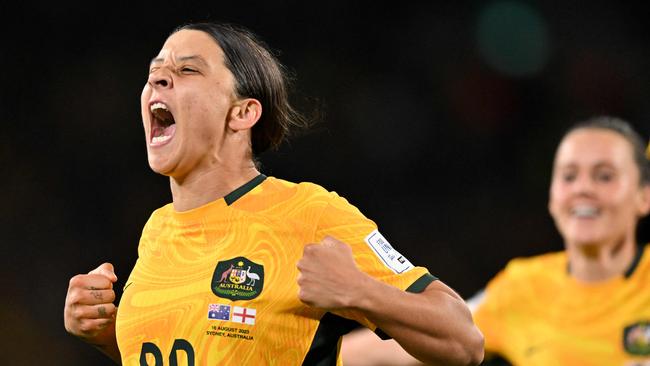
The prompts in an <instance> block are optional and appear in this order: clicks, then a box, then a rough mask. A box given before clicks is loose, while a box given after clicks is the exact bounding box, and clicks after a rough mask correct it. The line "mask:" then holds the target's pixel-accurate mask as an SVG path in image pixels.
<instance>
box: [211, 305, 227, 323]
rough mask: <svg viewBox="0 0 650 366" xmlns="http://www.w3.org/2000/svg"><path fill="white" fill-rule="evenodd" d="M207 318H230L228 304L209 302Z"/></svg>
mask: <svg viewBox="0 0 650 366" xmlns="http://www.w3.org/2000/svg"><path fill="white" fill-rule="evenodd" d="M208 319H214V320H230V305H221V304H210V305H209V306H208Z"/></svg>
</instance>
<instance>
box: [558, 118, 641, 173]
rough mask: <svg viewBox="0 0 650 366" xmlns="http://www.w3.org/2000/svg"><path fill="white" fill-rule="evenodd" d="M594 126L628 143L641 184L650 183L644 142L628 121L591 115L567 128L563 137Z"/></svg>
mask: <svg viewBox="0 0 650 366" xmlns="http://www.w3.org/2000/svg"><path fill="white" fill-rule="evenodd" d="M594 128H595V129H603V130H608V131H612V132H615V133H617V134H619V135H620V136H621V137H623V138H624V139H625V140H627V142H629V143H630V145H631V146H632V151H633V154H634V162H635V163H636V165H637V167H638V168H639V176H640V180H641V184H642V185H650V160H648V158H647V157H646V144H645V142H644V140H643V138H642V137H641V135H640V134H639V133H638V132H636V131H635V130H634V128H633V127H632V125H631V124H630V123H629V122H627V121H625V120H623V119H621V118H618V117H611V116H597V117H592V118H589V119H587V120H584V121H581V122H578V123H576V124H575V125H573V126H572V127H571V128H569V129H568V130H567V132H566V133H565V134H564V137H566V136H567V135H568V134H570V133H571V132H574V131H576V130H580V129H594ZM564 137H563V139H564Z"/></svg>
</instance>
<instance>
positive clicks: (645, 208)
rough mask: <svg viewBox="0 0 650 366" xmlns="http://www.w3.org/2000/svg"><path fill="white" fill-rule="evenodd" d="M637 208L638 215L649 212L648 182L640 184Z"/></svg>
mask: <svg viewBox="0 0 650 366" xmlns="http://www.w3.org/2000/svg"><path fill="white" fill-rule="evenodd" d="M637 208H638V210H639V211H638V212H639V216H640V217H644V216H646V215H647V214H648V213H649V212H650V184H644V185H643V186H641V191H640V192H639V201H638V206H637Z"/></svg>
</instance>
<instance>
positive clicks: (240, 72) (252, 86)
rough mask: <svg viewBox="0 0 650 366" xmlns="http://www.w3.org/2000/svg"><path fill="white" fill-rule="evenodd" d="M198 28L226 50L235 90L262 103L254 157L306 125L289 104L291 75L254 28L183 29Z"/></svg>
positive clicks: (200, 25) (215, 25)
mask: <svg viewBox="0 0 650 366" xmlns="http://www.w3.org/2000/svg"><path fill="white" fill-rule="evenodd" d="M184 29H189V30H198V31H202V32H205V33H207V34H208V35H210V36H211V37H212V38H213V39H214V40H215V41H216V42H217V44H218V45H219V47H221V49H222V50H223V53H224V64H225V66H226V67H227V68H228V70H230V72H231V73H232V74H233V75H234V78H235V93H236V94H237V97H240V98H254V99H257V100H258V101H259V102H260V103H261V104H262V116H261V117H260V119H259V121H257V123H256V124H255V125H254V126H253V129H252V132H251V145H252V150H253V156H258V155H259V154H261V153H263V152H264V151H266V150H269V149H277V148H278V147H279V146H280V144H282V142H283V141H284V140H285V139H286V138H287V137H288V136H289V134H290V132H291V130H292V129H293V128H294V127H305V126H306V125H307V122H306V120H305V118H304V117H303V116H302V115H301V114H300V113H298V112H297V111H296V110H295V109H294V108H293V107H292V106H291V104H290V103H289V96H288V83H289V80H288V77H287V74H286V71H285V69H284V66H283V65H282V64H281V63H280V62H279V61H278V60H277V58H276V57H275V56H274V55H273V54H272V53H271V51H270V49H269V47H268V46H267V45H266V44H265V43H264V42H263V41H262V40H260V39H259V38H258V37H257V36H256V35H255V34H253V33H252V32H251V31H250V30H248V29H245V28H243V27H241V26H236V25H233V24H227V23H207V22H201V23H190V24H186V25H182V26H179V27H178V28H176V29H174V31H173V32H172V33H171V34H174V33H176V32H178V31H180V30H184Z"/></svg>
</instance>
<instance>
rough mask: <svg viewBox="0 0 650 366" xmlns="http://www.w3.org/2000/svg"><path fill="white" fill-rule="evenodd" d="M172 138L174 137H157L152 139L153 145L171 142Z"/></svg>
mask: <svg viewBox="0 0 650 366" xmlns="http://www.w3.org/2000/svg"><path fill="white" fill-rule="evenodd" d="M170 138H172V137H171V136H156V137H154V138H152V139H151V143H152V144H159V143H161V142H164V141H167V140H169V139H170Z"/></svg>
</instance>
